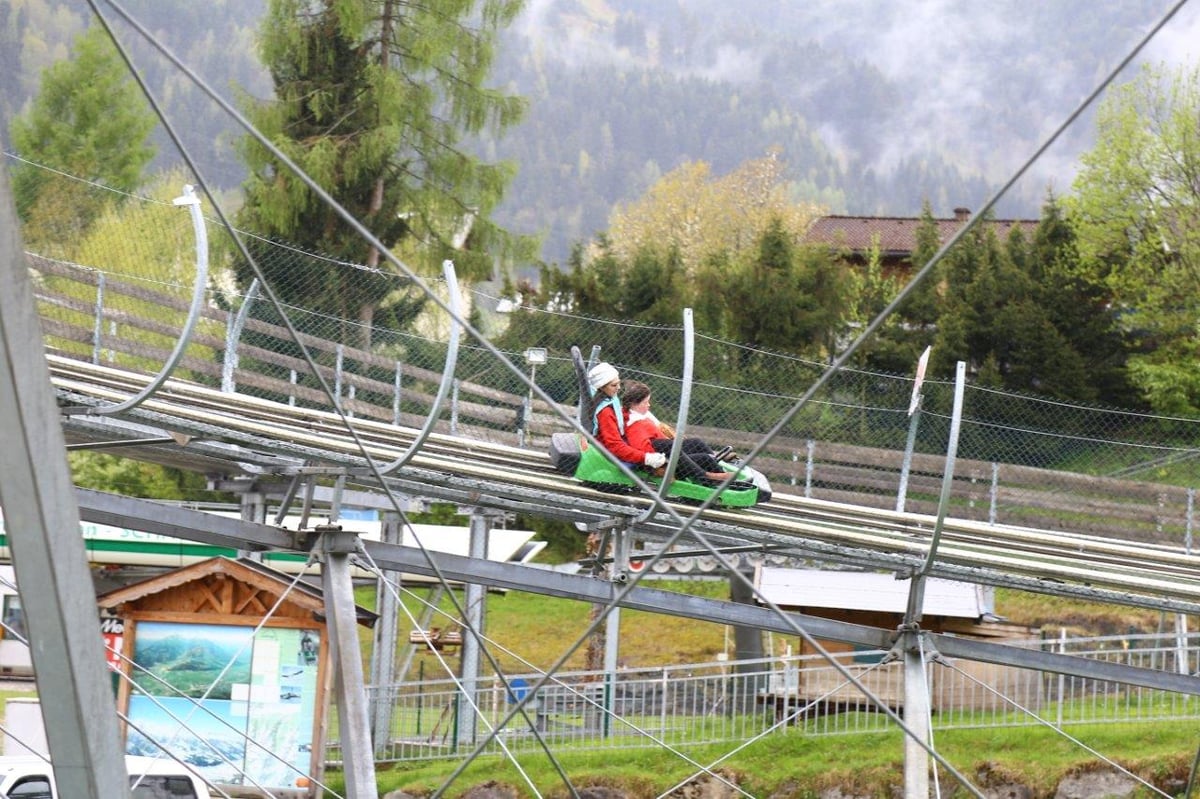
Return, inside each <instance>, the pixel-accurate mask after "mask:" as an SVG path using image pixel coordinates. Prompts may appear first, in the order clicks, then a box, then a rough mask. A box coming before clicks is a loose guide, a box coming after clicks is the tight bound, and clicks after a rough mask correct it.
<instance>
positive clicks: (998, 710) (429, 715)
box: [329, 634, 1200, 762]
mask: <svg viewBox="0 0 1200 799" xmlns="http://www.w3.org/2000/svg"><path fill="white" fill-rule="evenodd" d="M1011 644H1012V645H1013V646H1021V647H1026V648H1034V649H1041V650H1045V651H1051V652H1059V653H1069V654H1073V655H1077V656H1079V657H1083V658H1090V659H1094V660H1100V661H1105V662H1109V663H1121V664H1124V665H1128V666H1136V667H1140V668H1148V669H1158V670H1165V671H1171V672H1178V671H1182V672H1184V673H1194V670H1195V669H1196V667H1197V665H1198V664H1200V634H1190V635H1181V636H1175V635H1170V636H1167V635H1154V634H1145V635H1132V636H1109V637H1103V638H1074V639H1067V638H1065V637H1064V638H1062V639H1027V640H1015V641H1012V642H1011ZM886 656H887V653H886V652H882V651H855V652H847V653H839V654H836V655H835V657H836V658H837V659H838V661H839V662H840V663H841V665H842V666H843V667H844V668H845V669H847V670H848V671H849V672H850V673H851V674H853V675H854V676H855V678H856V679H858V680H859V681H861V682H862V683H863V684H864V685H865V686H866V687H867V688H868V689H869V690H870V691H871V692H872V694H874V695H875V696H876V697H877V698H879V699H880V700H881V701H882V702H883V703H884V704H886V705H887V706H888V707H890V708H891V709H892V710H894V711H896V712H897V713H898V714H902V713H903V709H904V700H903V697H904V673H903V668H904V666H903V663H902V661H899V660H888V659H887V657H886ZM925 668H926V678H927V681H926V684H927V685H928V691H929V698H930V707H931V709H932V724H933V727H934V729H939V730H949V729H964V728H981V727H1009V726H1032V725H1046V724H1049V725H1051V726H1055V727H1060V728H1062V727H1068V726H1072V725H1080V724H1104V723H1140V722H1155V721H1168V720H1173V721H1182V720H1191V719H1196V718H1197V717H1200V698H1198V697H1195V696H1189V695H1183V694H1177V693H1173V692H1170V691H1164V690H1158V689H1150V688H1143V687H1139V686H1132V685H1127V684H1122V683H1117V682H1112V681H1107V680H1097V679H1092V678H1085V677H1077V676H1066V675H1056V674H1051V673H1047V672H1041V671H1036V670H1031V669H1021V668H1015V667H1010V666H996V665H989V664H983V663H975V662H966V661H952V662H950V661H941V662H938V661H934V662H930V663H928V664H927V665H926V667H925ZM540 678H541V675H539V674H533V673H531V674H521V675H507V680H502V679H500V678H499V677H491V678H488V679H484V680H481V681H479V683H478V684H477V690H476V691H475V692H474V696H473V703H474V706H475V707H476V708H478V710H477V711H476V712H475V713H474V714H471V713H468V714H466V716H465V717H467V718H472V719H473V720H472V721H471V722H470V723H469V724H464V723H463V721H462V719H463V718H464V714H462V713H461V712H460V705H461V704H462V703H463V702H464V701H465V700H464V698H463V696H464V694H463V691H462V689H460V688H459V687H458V684H457V683H456V682H455V681H453V680H450V679H431V680H425V679H419V680H416V681H412V682H405V683H400V684H396V685H388V686H369V687H368V699H369V702H370V703H371V704H372V706H373V707H374V708H375V712H376V714H379V713H382V714H384V715H385V717H386V719H387V723H386V726H385V727H384V729H386V730H388V731H389V732H388V734H387V736H386V741H385V740H382V739H380V740H378V741H377V747H376V757H377V759H378V760H379V761H380V762H389V761H392V762H395V761H404V760H422V759H433V758H452V757H458V756H461V755H462V754H463V753H464V752H469V751H472V750H473V749H474V748H475V746H476V745H477V744H478V743H480V742H482V741H483V739H484V737H485V736H486V735H487V734H488V733H489V732H490V731H491V730H494V729H496V728H497V727H498V726H499V724H500V722H501V720H502V719H503V718H504V717H505V716H506V715H507V714H508V713H509V712H510V710H511V708H512V705H513V703H514V702H515V701H517V700H519V699H521V698H525V694H526V693H527V692H528V691H529V690H530V687H531V686H534V685H536V684H537V682H538V681H539V679H540ZM525 708H526V713H527V716H528V719H529V722H530V723H526V722H525V721H523V720H522V718H521V717H520V716H517V717H515V718H514V719H513V720H512V721H511V722H509V724H508V725H507V726H506V727H504V728H503V729H501V730H500V732H499V733H497V735H496V740H494V741H493V742H491V743H490V744H488V746H487V747H486V749H485V751H486V752H488V753H491V754H500V753H501V752H502V751H503V749H507V750H508V751H510V752H521V751H527V750H528V751H532V750H537V749H540V744H539V743H538V742H537V737H541V738H542V739H543V740H545V741H546V742H547V744H549V745H551V746H554V747H565V748H580V749H584V750H587V751H595V750H599V749H632V748H641V747H647V748H649V747H660V746H663V745H666V746H668V747H672V748H675V749H680V750H686V749H688V748H689V747H695V746H700V745H705V744H719V743H729V742H734V741H747V740H751V739H754V738H756V737H759V736H764V735H806V736H832V735H852V734H857V733H868V732H883V731H887V730H890V729H894V728H895V725H894V723H893V722H892V721H891V719H890V718H889V717H888V716H887V715H886V714H884V713H882V712H880V710H879V708H878V706H877V705H875V704H874V703H873V702H871V701H870V700H868V699H867V698H866V696H865V695H864V694H863V693H862V692H861V691H860V690H859V689H858V688H856V687H855V686H853V685H851V684H850V683H849V682H847V681H846V679H845V678H844V677H843V675H842V674H841V673H840V672H839V671H837V670H836V669H835V668H834V667H833V666H831V665H829V663H828V662H827V661H826V660H825V659H824V658H822V657H821V656H819V655H799V656H791V657H783V658H770V659H762V660H745V661H733V662H714V663H701V664H691V665H682V666H672V667H665V668H655V669H628V670H622V671H620V672H618V673H615V674H614V673H605V672H560V673H558V674H557V675H555V677H554V678H553V679H552V680H551V681H549V682H547V683H546V684H545V685H544V686H543V687H542V688H540V689H539V690H538V691H537V694H536V696H534V697H529V701H528V702H527V703H526V705H525ZM531 725H532V727H533V729H531ZM338 746H339V745H338V743H337V742H336V741H331V746H330V749H329V752H330V754H329V757H330V758H332V759H335V760H336V759H337V758H338V756H339V755H338V752H339V751H340V750H339V748H338Z"/></svg>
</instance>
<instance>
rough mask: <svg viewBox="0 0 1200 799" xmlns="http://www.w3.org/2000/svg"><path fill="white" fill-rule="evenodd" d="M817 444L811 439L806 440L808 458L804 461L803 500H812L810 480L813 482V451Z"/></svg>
mask: <svg viewBox="0 0 1200 799" xmlns="http://www.w3.org/2000/svg"><path fill="white" fill-rule="evenodd" d="M816 446H817V442H815V441H813V440H812V439H811V438H810V439H809V440H808V457H807V458H806V459H805V461H804V498H805V499H812V480H813V450H814V449H815V448H816Z"/></svg>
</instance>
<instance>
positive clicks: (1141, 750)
mask: <svg viewBox="0 0 1200 799" xmlns="http://www.w3.org/2000/svg"><path fill="white" fill-rule="evenodd" d="M1068 732H1069V733H1070V735H1071V736H1073V737H1074V738H1076V739H1078V740H1080V741H1081V742H1083V743H1084V744H1086V745H1087V746H1089V747H1091V748H1092V749H1095V750H1097V751H1098V752H1100V753H1101V754H1103V755H1105V756H1106V757H1109V758H1111V759H1112V760H1114V761H1116V762H1118V763H1120V764H1121V765H1122V766H1123V767H1125V768H1128V769H1130V770H1131V771H1133V773H1135V774H1137V775H1138V776H1140V777H1141V778H1142V779H1145V780H1147V781H1148V782H1150V783H1151V784H1154V785H1156V786H1158V787H1160V788H1163V789H1166V790H1167V792H1168V793H1170V792H1171V790H1170V788H1171V787H1172V786H1175V790H1176V791H1178V787H1177V786H1178V782H1179V781H1181V780H1186V778H1187V774H1188V770H1189V768H1190V766H1191V762H1192V759H1193V757H1194V754H1195V751H1196V746H1197V735H1196V729H1195V725H1194V723H1191V722H1166V723H1161V722H1160V723H1154V724H1145V725H1125V724H1101V725H1087V726H1077V727H1074V728H1070V729H1069V730H1068ZM934 745H935V748H936V750H937V752H938V753H939V755H941V757H942V758H943V759H944V760H945V761H946V762H947V763H948V764H949V765H950V766H951V767H952V768H953V769H954V770H955V771H957V772H958V773H960V774H962V775H964V776H966V777H967V778H968V779H970V780H971V781H972V782H973V783H975V784H977V785H979V784H980V783H988V782H995V781H1015V782H1019V783H1021V784H1024V785H1026V786H1027V787H1029V788H1030V789H1031V790H1032V791H1033V796H1050V795H1052V794H1053V792H1054V789H1055V787H1056V786H1057V785H1058V783H1059V782H1060V781H1061V780H1062V779H1063V778H1064V777H1066V776H1069V775H1071V774H1074V773H1078V772H1082V771H1087V770H1090V769H1092V768H1095V767H1097V766H1100V765H1102V761H1101V760H1100V758H1098V757H1097V756H1096V755H1094V754H1092V753H1091V752H1089V751H1088V750H1087V749H1085V748H1084V747H1082V746H1080V745H1079V744H1076V743H1074V742H1073V741H1071V740H1069V739H1068V738H1066V737H1064V736H1062V735H1059V734H1056V733H1055V732H1053V731H1051V730H1049V729H1046V728H1029V727H1021V728H996V729H983V730H956V731H947V732H941V733H937V734H935V739H934ZM734 748H735V747H734V746H733V745H728V746H705V747H693V748H690V749H688V750H687V752H686V754H687V755H688V757H690V758H692V759H693V760H695V761H696V762H698V763H701V764H704V765H709V766H711V767H712V768H714V769H715V770H720V771H721V772H723V773H725V774H727V775H732V776H733V777H734V778H736V780H737V781H738V784H740V785H741V786H742V788H743V789H745V790H747V791H748V792H749V793H750V794H752V795H754V796H772V797H777V798H779V799H782V797H816V796H818V794H819V793H820V792H821V791H822V790H825V789H830V788H833V787H840V788H841V790H842V791H843V793H853V794H855V795H859V796H890V795H893V792H894V791H896V790H897V789H900V788H901V787H902V786H903V770H904V754H903V739H902V737H901V735H900V734H899V733H898V732H895V733H892V732H888V733H870V734H862V735H843V736H828V737H805V736H803V735H800V734H796V733H787V734H779V735H773V736H770V737H768V738H765V739H763V740H762V741H759V742H756V743H753V744H751V745H750V746H748V747H746V748H744V749H741V750H739V751H738V752H736V753H735V754H733V755H732V756H731V757H729V758H728V759H724V756H725V755H726V753H728V752H730V751H731V750H733V749H734ZM555 757H556V759H557V760H558V762H559V764H560V765H561V767H562V768H563V770H564V771H565V772H566V773H567V774H568V775H569V777H570V779H571V782H572V784H573V785H574V787H575V788H576V789H577V790H581V789H583V788H586V787H590V786H607V787H610V788H617V789H620V790H622V791H625V792H627V793H628V794H629V795H631V796H633V797H642V796H646V797H650V796H657V795H659V794H661V793H663V792H665V791H667V790H669V789H671V788H672V787H673V786H675V785H676V784H677V783H679V782H681V781H684V780H687V779H689V778H691V777H692V776H693V775H694V774H695V773H696V772H697V771H698V769H697V768H696V767H693V766H689V765H688V764H687V763H686V762H685V761H684V760H683V758H681V757H679V756H676V755H672V754H670V753H667V752H664V751H661V750H632V751H624V750H604V751H595V750H593V751H589V752H582V751H570V750H566V751H562V752H555ZM460 762H461V761H460V760H447V761H427V762H423V763H410V764H402V765H399V766H396V767H394V768H388V767H380V770H379V771H378V774H377V776H378V783H379V788H380V794H381V795H383V794H384V793H386V792H388V791H392V790H397V789H400V790H403V791H405V792H407V793H410V794H413V795H416V796H421V795H426V794H429V793H431V792H432V791H434V790H435V789H438V788H440V787H442V786H443V784H444V783H445V781H446V780H447V779H448V777H449V776H450V775H451V773H452V772H453V771H454V770H455V769H456V768H457V767H458V766H459V764H460ZM520 767H521V770H522V771H523V772H524V773H525V774H526V775H528V778H529V780H530V781H531V782H532V783H533V785H534V786H535V788H536V792H537V794H540V795H541V796H545V797H566V796H568V795H569V793H568V791H567V789H566V787H565V785H564V784H563V781H562V778H561V777H560V776H559V774H558V772H557V771H556V769H555V768H554V766H553V764H552V763H551V762H550V761H549V759H548V758H547V757H546V756H545V754H544V753H537V754H526V755H523V756H522V757H521V758H520ZM339 776H340V775H338V774H332V775H330V780H329V781H330V784H331V785H333V786H334V787H335V788H338V789H340V787H341V786H340V785H339V783H338V777H339ZM939 779H940V780H941V787H942V790H943V792H947V791H949V790H951V789H952V788H953V787H954V785H956V783H955V781H954V778H953V777H952V776H951V775H950V773H949V772H948V771H946V770H945V769H944V768H940V769H939ZM487 782H498V783H504V784H507V785H510V786H512V787H513V788H515V789H516V791H517V795H518V796H520V797H531V796H534V795H535V794H534V791H533V790H531V789H530V787H529V785H528V784H527V782H526V780H525V778H524V777H522V776H521V773H520V772H519V771H518V770H517V768H516V767H515V766H514V765H513V764H512V763H511V762H508V761H506V760H503V759H501V758H499V757H490V756H489V757H485V758H479V759H477V760H476V761H475V762H473V763H472V764H470V765H469V766H467V767H466V769H465V770H464V772H463V773H462V774H461V775H460V776H459V777H457V778H456V779H455V780H454V781H453V782H452V783H451V784H450V785H449V786H448V788H447V790H446V792H445V795H446V796H447V797H450V799H454V797H458V796H462V795H463V794H464V793H465V792H466V791H467V790H468V789H469V788H471V787H473V786H476V785H479V784H482V783H487ZM1138 795H1141V796H1145V795H1148V792H1147V791H1146V790H1145V789H1144V788H1143V789H1141V790H1140V791H1139V793H1138Z"/></svg>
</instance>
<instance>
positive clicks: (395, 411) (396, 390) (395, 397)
mask: <svg viewBox="0 0 1200 799" xmlns="http://www.w3.org/2000/svg"><path fill="white" fill-rule="evenodd" d="M402 369H403V367H402V366H401V365H400V362H399V361H396V376H395V378H394V380H393V383H392V386H393V390H392V424H394V425H396V426H397V427H399V426H400V373H401V370H402Z"/></svg>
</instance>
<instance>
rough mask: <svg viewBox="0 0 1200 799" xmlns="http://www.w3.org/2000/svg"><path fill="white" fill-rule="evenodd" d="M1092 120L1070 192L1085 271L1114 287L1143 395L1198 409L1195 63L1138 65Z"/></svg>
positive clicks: (1198, 75)
mask: <svg viewBox="0 0 1200 799" xmlns="http://www.w3.org/2000/svg"><path fill="white" fill-rule="evenodd" d="M1096 124H1097V140H1096V146H1095V147H1094V148H1093V149H1092V150H1091V151H1089V152H1088V153H1086V154H1084V156H1083V157H1082V158H1081V160H1082V164H1083V167H1082V169H1081V170H1080V172H1079V175H1078V177H1077V178H1076V181H1075V184H1074V194H1073V195H1072V196H1071V197H1070V198H1068V208H1069V216H1070V218H1071V220H1072V221H1073V223H1074V225H1075V227H1076V230H1077V231H1078V246H1079V251H1080V255H1081V257H1082V259H1083V261H1084V264H1085V265H1086V267H1087V270H1088V271H1087V274H1086V277H1087V278H1088V279H1089V280H1091V281H1093V282H1096V283H1101V284H1103V285H1104V286H1106V287H1107V289H1108V290H1109V292H1110V296H1111V300H1112V302H1113V304H1114V306H1115V308H1116V310H1117V312H1118V313H1120V315H1121V323H1122V326H1123V328H1124V332H1125V333H1126V335H1127V336H1129V337H1130V339H1131V342H1130V344H1131V349H1132V352H1131V354H1130V356H1129V375H1130V379H1131V380H1132V381H1133V383H1134V384H1135V385H1136V386H1137V387H1138V389H1139V390H1140V391H1141V393H1142V395H1143V396H1144V397H1145V399H1146V401H1147V402H1148V403H1149V404H1150V405H1151V406H1152V407H1153V408H1155V409H1156V410H1158V411H1160V412H1162V413H1166V414H1187V415H1193V414H1198V413H1200V358H1198V356H1200V331H1198V329H1197V325H1196V319H1197V317H1198V316H1200V214H1198V213H1197V209H1200V68H1196V67H1192V68H1187V69H1179V70H1175V71H1168V70H1165V69H1163V68H1146V69H1144V70H1143V71H1142V72H1141V73H1140V75H1139V76H1138V77H1137V78H1136V79H1135V80H1133V81H1131V82H1130V83H1128V84H1126V85H1125V86H1123V87H1120V88H1118V89H1117V90H1116V91H1115V92H1114V93H1113V95H1112V96H1111V97H1110V98H1109V99H1108V100H1107V101H1106V102H1105V103H1103V104H1102V106H1101V108H1100V110H1099V112H1098V114H1097V122H1096Z"/></svg>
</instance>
